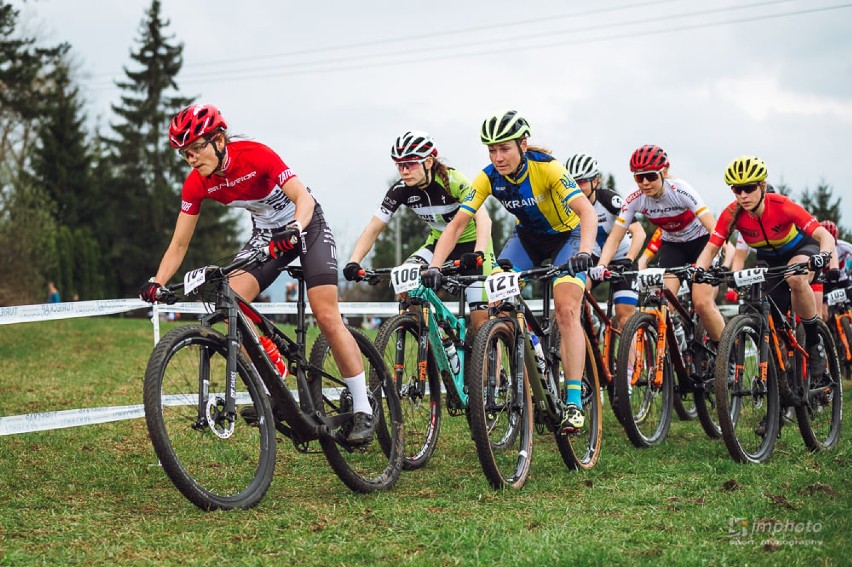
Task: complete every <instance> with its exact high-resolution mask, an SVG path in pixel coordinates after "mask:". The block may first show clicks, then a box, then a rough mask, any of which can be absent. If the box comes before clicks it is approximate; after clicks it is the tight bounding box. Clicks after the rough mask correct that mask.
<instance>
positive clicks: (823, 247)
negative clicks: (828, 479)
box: [695, 156, 837, 377]
mask: <svg viewBox="0 0 852 567" xmlns="http://www.w3.org/2000/svg"><path fill="white" fill-rule="evenodd" d="M767 175H768V171H767V168H766V164H765V163H764V162H763V160H762V159H760V158H758V157H755V156H741V157H739V158H737V159H735V160H734V161H732V162H731V163H730V164H729V165H728V167H727V169H726V170H725V183H727V184H728V185H730V186H731V190H732V191H733V192H734V194H735V195H736V200H735V201H734V202H733V203H731V204H730V205H728V206H727V207H725V210H724V211H722V214H721V215H719V222H718V223H717V224H716V228H715V229H714V230H713V235H712V236H711V238H710V241H709V243H708V244H707V247H706V248H705V249H704V251H703V252H702V253H701V257H700V258H698V261H697V262H696V267H697V268H699V269H707V268H708V267H709V266H710V260H711V259H712V258H713V256H714V255H715V254H716V252H717V251H718V250H719V246H720V245H721V244H722V243H724V242H725V241H726V240H727V238H728V236H730V234H731V231H733V230H734V229H736V230H739V231H740V234H741V235H742V237H743V240H744V241H745V243H746V244H748V245H749V246H751V247H752V248H755V249H756V250H757V259H758V260H762V261H764V262H766V263H767V264H768V265H769V266H784V265H789V264H795V263H799V262H808V263H809V264H810V268H811V270H818V269H823V268H825V267H826V266H828V268H830V269H835V270H836V269H837V255H836V254H835V247H834V238H833V237H832V236H831V234H829V232H828V231H827V230H826V229H825V228H824V227H822V226H820V225H819V223H818V222H817V220H816V219H815V218H814V217H813V216H812V215H811V214H810V213H808V212H807V211H806V210H805V209H803V208H802V207H801V205H799V204H797V203H794V202H793V201H792V200H790V199H788V198H787V197H785V196H784V195H779V194H777V193H767V192H766V177H767ZM813 277H814V273H813V272H808V273H807V274H804V275H788V276H786V277H785V279H786V283H787V285H788V286H789V291H790V293H788V292H787V287H786V286H778V287H776V288H775V289H774V290H773V291H772V292H770V294H771V295H772V297H773V299H774V300H775V301H776V303H777V304H778V305H779V307H780V308H781V309H782V311H785V310H786V305H787V304H788V303H789V302H790V301H791V300H792V304H793V309H794V311H795V312H796V315H798V316H799V318H800V319H801V320H802V323H804V327H805V343H806V345H808V353H809V355H810V358H809V360H808V368H809V370H810V372H811V376H812V377H818V376H821V375H822V374H823V372H824V370H825V361H826V358H825V357H826V351H825V348H824V346H823V345H822V343H821V342H820V341H819V340H818V334H817V327H816V323H817V303H816V300H815V298H814V291H813V289H811V286H810V281H811V280H812V279H813ZM696 279H697V280H699V281H700V279H701V277H700V272H699V273H698V274H696ZM699 288H702V289H704V288H710V289H712V286H709V285H706V284H696V286H695V289H696V290H698V289H699ZM695 309H696V311H697V312H698V316H699V317H700V318H701V321H702V322H703V323H704V327H705V328H706V329H707V335H708V337H709V338H710V340H712V341H718V340H719V338H720V337H721V335H722V330H723V329H724V327H725V321H724V319H723V318H722V315H721V313H719V309H718V307H716V304H715V303H712V304H702V305H700V306H699V305H698V304H697V303H696V306H695Z"/></svg>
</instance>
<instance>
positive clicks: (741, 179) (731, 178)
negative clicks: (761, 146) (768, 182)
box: [725, 156, 768, 185]
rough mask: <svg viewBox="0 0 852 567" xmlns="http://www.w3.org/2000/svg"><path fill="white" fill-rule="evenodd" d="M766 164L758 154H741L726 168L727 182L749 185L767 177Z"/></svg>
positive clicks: (729, 183)
mask: <svg viewBox="0 0 852 567" xmlns="http://www.w3.org/2000/svg"><path fill="white" fill-rule="evenodd" d="M767 175H768V171H767V170H766V164H765V163H764V162H763V160H762V159H760V158H759V157H757V156H740V157H738V158H737V159H735V160H734V161H732V162H731V163H730V164H728V167H727V168H726V169H725V183H727V184H728V185H748V184H749V183H757V182H759V181H763V180H765V179H766V176H767Z"/></svg>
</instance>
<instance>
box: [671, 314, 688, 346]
mask: <svg viewBox="0 0 852 567" xmlns="http://www.w3.org/2000/svg"><path fill="white" fill-rule="evenodd" d="M674 332H675V339H676V340H677V348H678V349H679V350H680V352H681V353H683V352H686V333H685V332H684V330H683V323H681V322H680V319H679V318H677V317H675V318H674Z"/></svg>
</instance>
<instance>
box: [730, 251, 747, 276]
mask: <svg viewBox="0 0 852 567" xmlns="http://www.w3.org/2000/svg"><path fill="white" fill-rule="evenodd" d="M749 250H750V249H749V248H739V247H736V250H735V251H734V260H733V262H731V266H730V270H731V271H732V272H738V271H740V270H742V269H743V267H745V261H746V258H748V253H749Z"/></svg>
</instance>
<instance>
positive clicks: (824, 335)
mask: <svg viewBox="0 0 852 567" xmlns="http://www.w3.org/2000/svg"><path fill="white" fill-rule="evenodd" d="M844 321H846V319H844ZM817 333H818V334H819V337H820V339H822V344H823V345H824V346H825V353H826V365H825V371H824V372H823V375H822V376H821V377H820V378H818V379H816V380H812V379H811V378H810V376H808V379H807V381H806V382H805V384H806V385H807V393H806V395H805V396H803V399H804V401H805V403H804V404H803V405H800V406H797V407H796V419H797V421H798V422H799V431H800V432H801V433H802V439H804V441H805V445H806V446H807V448H808V449H810V450H811V451H814V452H816V451H821V450H824V449H831V448H832V447H834V446H835V445H837V441H838V440H839V439H840V422H841V416H842V413H843V389H842V385H841V376H840V361H839V359H838V356H837V349H836V348H835V344H834V341H833V340H832V338H831V334H830V333H829V330H828V326H827V325H826V324H825V323H824V322H823V321H822V320H818V321H817Z"/></svg>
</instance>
